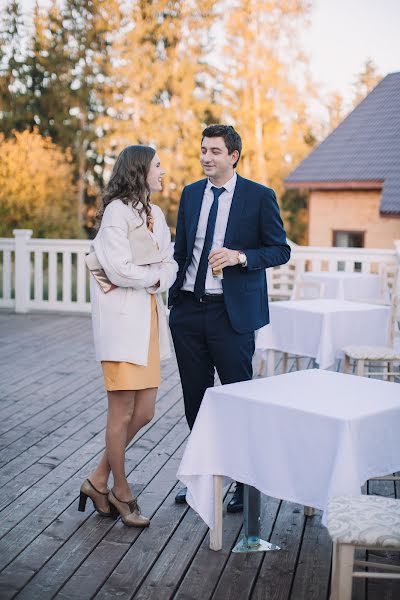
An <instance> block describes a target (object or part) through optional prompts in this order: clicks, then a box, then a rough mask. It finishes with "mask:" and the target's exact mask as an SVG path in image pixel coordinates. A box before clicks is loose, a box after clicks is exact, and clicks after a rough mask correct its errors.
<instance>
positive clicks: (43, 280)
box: [0, 229, 400, 313]
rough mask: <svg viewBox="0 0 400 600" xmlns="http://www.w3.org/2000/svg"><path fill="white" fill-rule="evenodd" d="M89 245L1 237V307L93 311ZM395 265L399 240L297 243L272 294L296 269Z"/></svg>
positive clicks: (24, 232) (22, 232) (24, 233)
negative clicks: (377, 244)
mask: <svg viewBox="0 0 400 600" xmlns="http://www.w3.org/2000/svg"><path fill="white" fill-rule="evenodd" d="M89 247H90V241H89V240H52V239H34V238H32V231H31V230H30V229H15V230H14V238H0V273H1V277H0V308H8V309H14V310H15V312H18V313H25V312H29V311H31V310H44V311H66V312H90V297H89V272H88V271H87V269H86V266H85V260H84V257H85V254H87V253H88V252H89ZM393 263H398V264H400V240H399V241H396V242H395V243H394V247H393V248H392V249H387V250H381V249H376V250H374V249H365V248H319V247H312V246H295V245H294V246H293V247H292V258H291V260H290V263H289V264H288V265H283V266H282V267H279V269H274V270H273V271H274V276H275V275H277V273H278V272H279V273H280V277H279V281H278V278H277V277H276V278H275V282H274V284H271V282H270V291H271V292H272V291H273V292H275V291H277V290H276V288H277V289H278V291H279V290H280V291H281V292H282V294H284V293H286V292H287V291H288V286H289V283H288V281H289V278H288V277H286V275H287V274H289V273H290V271H291V270H293V268H294V265H296V271H297V272H298V271H299V270H300V271H302V270H307V271H338V270H344V271H361V272H363V273H370V272H372V273H378V272H379V269H380V265H382V264H393ZM269 271H272V269H271V270H269ZM271 275H272V273H271ZM269 279H270V277H269ZM276 282H278V283H276ZM274 286H275V289H273V288H274Z"/></svg>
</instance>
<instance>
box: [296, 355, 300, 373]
mask: <svg viewBox="0 0 400 600" xmlns="http://www.w3.org/2000/svg"><path fill="white" fill-rule="evenodd" d="M296 371H300V356H296Z"/></svg>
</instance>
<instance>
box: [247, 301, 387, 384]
mask: <svg viewBox="0 0 400 600" xmlns="http://www.w3.org/2000/svg"><path fill="white" fill-rule="evenodd" d="M269 311H270V324H269V325H266V326H265V327H262V328H261V329H259V330H258V332H257V337H256V349H257V350H263V351H267V350H271V351H273V350H279V351H281V352H287V353H289V354H295V355H298V356H308V357H310V358H314V360H315V361H316V362H317V363H318V365H319V368H320V369H327V368H328V367H330V366H332V365H333V364H334V363H335V359H336V358H340V357H341V356H342V352H341V349H342V348H344V347H345V346H348V345H350V344H357V345H360V346H386V345H387V336H388V327H389V316H390V307H389V306H383V305H379V304H366V303H363V302H350V301H348V300H328V299H315V300H284V301H279V302H271V303H270V305H269ZM271 354H272V353H271ZM272 364H273V361H272V360H271V356H269V361H268V365H269V366H268V374H273V373H272V372H271V370H272Z"/></svg>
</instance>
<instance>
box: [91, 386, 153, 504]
mask: <svg viewBox="0 0 400 600" xmlns="http://www.w3.org/2000/svg"><path fill="white" fill-rule="evenodd" d="M108 393H109V394H110V393H111V394H123V393H125V394H127V393H130V394H132V393H133V394H134V409H133V413H132V416H131V418H130V421H129V424H128V427H127V431H126V446H128V444H129V443H130V442H131V441H132V439H133V438H134V437H135V435H136V434H137V432H138V431H140V429H141V428H142V427H144V425H146V424H147V423H149V422H150V421H151V420H152V418H153V416H154V407H155V401H156V396H157V388H148V389H146V390H137V391H136V392H108ZM107 425H108V419H107ZM124 462H125V451H124ZM110 472H111V466H110V462H109V460H108V446H107V444H106V451H105V452H104V453H103V455H102V457H101V459H100V462H99V464H98V466H97V467H96V469H95V470H94V471H93V473H92V474H91V475H90V477H89V479H90V481H91V482H92V483H93V485H94V486H96V487H97V489H99V490H100V491H102V492H104V491H106V489H107V482H108V478H109V476H110ZM114 481H115V477H114ZM114 491H115V493H116V494H117V496H118V492H117V487H116V485H115V483H114ZM118 497H120V496H118ZM130 498H131V492H129V496H127V497H126V498H124V499H130ZM122 499H123V498H122V496H121V500H122Z"/></svg>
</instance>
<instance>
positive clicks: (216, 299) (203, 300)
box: [181, 290, 224, 304]
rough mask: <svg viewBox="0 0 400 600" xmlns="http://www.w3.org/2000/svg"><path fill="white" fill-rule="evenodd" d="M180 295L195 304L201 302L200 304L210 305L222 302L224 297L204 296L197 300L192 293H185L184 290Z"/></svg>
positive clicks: (219, 295)
mask: <svg viewBox="0 0 400 600" xmlns="http://www.w3.org/2000/svg"><path fill="white" fill-rule="evenodd" d="M181 294H184V295H185V296H187V297H190V298H192V299H193V300H194V301H195V302H201V303H202V304H212V303H214V302H223V301H224V295H223V294H205V295H204V296H203V297H202V298H200V299H198V298H196V296H195V295H194V293H193V292H187V291H186V290H181Z"/></svg>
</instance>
